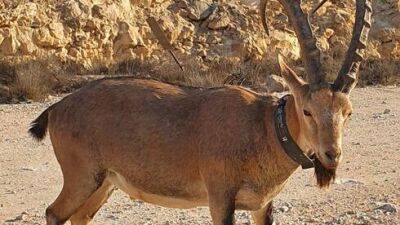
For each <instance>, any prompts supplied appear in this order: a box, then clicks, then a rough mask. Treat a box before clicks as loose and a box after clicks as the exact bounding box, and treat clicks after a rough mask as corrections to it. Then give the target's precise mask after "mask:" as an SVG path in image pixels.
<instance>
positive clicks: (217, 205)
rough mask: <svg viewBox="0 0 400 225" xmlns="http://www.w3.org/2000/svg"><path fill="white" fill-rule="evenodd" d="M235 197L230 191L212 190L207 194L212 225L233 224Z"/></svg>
mask: <svg viewBox="0 0 400 225" xmlns="http://www.w3.org/2000/svg"><path fill="white" fill-rule="evenodd" d="M235 196H236V192H235V191H231V190H224V189H219V190H218V189H217V188H212V190H209V193H208V199H209V200H208V201H209V207H210V213H211V218H212V221H213V225H233V224H234V223H235Z"/></svg>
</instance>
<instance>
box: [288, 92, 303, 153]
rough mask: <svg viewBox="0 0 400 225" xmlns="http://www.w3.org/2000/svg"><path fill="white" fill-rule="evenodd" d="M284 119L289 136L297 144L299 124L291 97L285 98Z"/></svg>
mask: <svg viewBox="0 0 400 225" xmlns="http://www.w3.org/2000/svg"><path fill="white" fill-rule="evenodd" d="M285 117H286V123H287V126H288V128H289V133H290V135H291V136H292V137H293V139H294V140H295V141H296V143H297V144H299V141H300V140H299V136H300V122H299V117H298V115H297V111H296V103H295V102H294V97H293V96H292V95H289V96H288V97H287V102H286V108H285ZM300 147H301V146H300Z"/></svg>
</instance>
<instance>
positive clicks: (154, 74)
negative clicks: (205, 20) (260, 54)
mask: <svg viewBox="0 0 400 225" xmlns="http://www.w3.org/2000/svg"><path fill="white" fill-rule="evenodd" d="M182 64H183V66H184V71H182V70H181V69H180V68H179V66H178V65H177V64H176V63H175V62H174V61H173V60H171V59H169V58H167V57H166V58H164V60H147V61H140V60H130V61H126V62H123V63H120V64H118V65H116V66H115V67H114V68H113V69H112V73H111V74H113V75H116V74H117V75H129V76H135V77H147V78H153V79H157V80H160V81H164V82H169V83H175V84H181V85H187V86H195V87H217V86H222V85H224V84H234V85H242V86H247V87H258V86H259V85H260V84H261V83H262V82H263V81H264V79H265V77H266V76H267V75H269V74H271V72H272V71H274V70H275V68H276V67H275V66H274V65H273V64H272V63H271V62H269V61H266V62H264V63H260V62H250V61H249V62H240V61H239V60H238V59H236V58H223V57H222V58H220V59H219V60H218V61H212V62H204V61H202V60H201V59H196V58H188V59H185V60H182Z"/></svg>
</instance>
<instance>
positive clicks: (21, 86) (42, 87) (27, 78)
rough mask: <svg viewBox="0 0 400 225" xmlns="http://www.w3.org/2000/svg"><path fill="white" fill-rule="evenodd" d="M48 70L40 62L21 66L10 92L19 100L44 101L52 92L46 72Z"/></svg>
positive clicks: (16, 71)
mask: <svg viewBox="0 0 400 225" xmlns="http://www.w3.org/2000/svg"><path fill="white" fill-rule="evenodd" d="M45 71H46V69H45V68H44V66H43V65H42V64H41V63H39V62H30V63H25V64H22V65H19V66H18V67H17V68H16V69H15V77H14V80H13V82H12V84H11V85H10V92H11V95H12V96H13V97H14V98H17V99H18V100H26V99H31V100H35V101H41V100H44V99H45V98H46V97H47V95H48V94H49V92H50V90H51V88H52V87H51V84H52V82H51V79H50V77H49V76H48V75H47V74H45V73H44V72H45Z"/></svg>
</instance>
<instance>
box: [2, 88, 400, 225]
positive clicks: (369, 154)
mask: <svg viewBox="0 0 400 225" xmlns="http://www.w3.org/2000/svg"><path fill="white" fill-rule="evenodd" d="M352 99H353V104H354V113H353V117H352V119H351V122H350V124H349V128H348V129H347V132H346V134H345V144H344V149H345V152H344V159H343V161H342V164H341V166H340V168H339V172H338V179H337V181H336V183H335V184H333V185H332V187H331V189H330V190H320V189H318V188H317V187H316V184H315V179H314V177H313V171H312V170H308V171H302V170H298V171H297V172H296V174H295V175H294V176H293V177H292V178H291V179H290V182H289V183H288V184H287V186H286V188H285V189H284V190H283V191H282V193H281V194H280V195H279V196H278V197H277V199H276V201H275V202H276V203H275V205H276V208H275V218H276V219H277V221H278V223H279V224H391V225H392V224H400V212H398V211H399V210H400V141H399V139H400V88H399V87H385V88H379V87H369V88H359V89H356V90H354V91H353V92H352ZM54 101H55V100H53V102H54ZM50 104H51V102H47V103H32V104H16V105H0V224H6V225H10V224H45V219H44V210H45V208H46V207H47V206H48V205H49V204H50V203H51V202H52V201H53V200H54V199H55V198H56V197H57V194H58V193H59V192H60V189H61V186H62V176H61V172H60V168H59V166H58V164H57V162H56V159H55V157H54V154H53V150H52V147H51V144H50V141H49V139H48V138H47V139H46V141H45V142H43V143H36V142H34V141H33V140H32V139H31V138H30V137H29V136H28V134H27V127H28V125H29V122H31V121H32V120H33V119H34V118H36V117H37V116H38V115H39V113H40V112H41V111H42V110H44V109H45V108H46V107H48V106H49V105H50ZM236 219H237V224H250V221H251V218H250V216H249V214H248V213H247V212H245V211H238V212H237V213H236ZM93 224H102V225H105V224H138V225H142V224H159V225H167V224H169V225H172V224H174V225H177V224H202V225H204V224H211V219H210V215H209V212H208V209H207V208H195V209H190V210H177V209H168V208H162V207H158V206H153V205H149V204H146V203H142V202H138V201H132V200H130V199H129V197H128V196H126V195H125V194H124V193H122V192H120V191H116V192H114V195H113V196H112V197H111V198H110V200H109V201H108V203H107V204H106V205H105V206H104V207H103V208H102V209H101V210H100V212H99V213H98V214H97V216H96V217H95V220H94V223H93Z"/></svg>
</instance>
